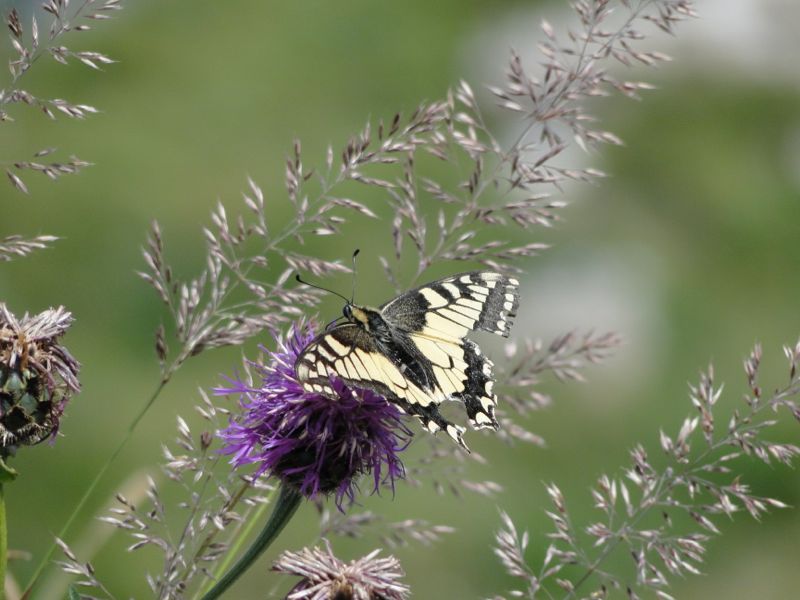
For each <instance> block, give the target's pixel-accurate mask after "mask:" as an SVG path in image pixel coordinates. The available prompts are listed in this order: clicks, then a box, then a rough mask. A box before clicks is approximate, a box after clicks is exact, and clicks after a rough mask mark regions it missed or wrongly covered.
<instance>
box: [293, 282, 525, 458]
mask: <svg viewBox="0 0 800 600" xmlns="http://www.w3.org/2000/svg"><path fill="white" fill-rule="evenodd" d="M518 286H519V281H517V280H516V279H514V278H513V277H506V276H505V275H502V274H500V273H495V272H493V271H472V272H469V273H461V274H458V275H452V276H450V277H445V278H443V279H439V280H437V281H434V282H432V283H429V284H427V285H423V286H421V287H419V288H416V289H413V290H411V291H408V292H405V293H403V294H400V295H399V296H397V297H396V298H394V299H392V300H389V301H388V302H386V303H385V304H383V305H382V306H380V307H379V308H370V307H367V306H359V305H356V304H354V303H353V302H352V301H348V302H347V303H346V304H345V306H344V308H343V310H342V314H343V316H344V319H345V321H344V322H342V323H339V324H332V325H331V326H329V327H328V328H327V329H326V330H325V331H323V332H322V333H320V334H319V335H318V336H317V337H316V338H315V339H314V340H313V341H312V342H311V343H310V344H309V345H308V346H307V347H306V348H305V349H304V350H303V352H302V353H301V354H300V355H299V356H298V357H297V361H296V362H295V370H296V373H297V376H298V380H299V381H300V382H301V384H302V385H303V387H304V389H306V390H307V391H309V392H316V393H320V394H324V395H327V396H331V397H332V398H336V394H335V393H334V391H333V389H332V388H331V386H330V378H331V377H336V378H339V379H340V380H342V381H343V382H344V383H345V384H346V385H348V386H349V387H353V388H367V389H371V390H373V391H375V392H376V393H378V394H380V395H382V396H384V397H385V398H386V399H388V400H389V401H391V402H393V403H394V404H395V405H397V406H398V407H399V408H400V409H401V410H402V411H403V412H405V413H407V414H411V415H414V416H415V417H417V418H418V419H419V420H420V421H421V422H422V425H423V427H424V428H425V429H427V430H428V431H430V432H431V433H436V432H437V431H439V430H444V431H445V432H446V433H447V434H448V435H449V436H450V437H451V438H452V439H453V440H454V441H456V442H457V443H458V444H460V445H461V446H462V447H463V448H464V449H467V447H466V445H465V444H464V441H463V439H462V434H463V433H464V431H465V428H464V427H461V426H459V425H455V424H453V423H451V422H449V421H448V420H446V419H445V418H444V417H443V416H442V414H441V413H440V412H439V405H440V404H441V403H442V402H444V401H445V400H455V401H460V402H462V403H463V404H464V406H465V408H466V412H467V417H468V419H469V422H470V424H471V425H472V427H473V428H475V429H485V428H492V429H495V430H496V429H497V428H498V423H497V419H496V418H495V414H494V412H495V406H496V404H497V396H496V395H495V393H494V391H493V386H494V380H493V378H492V365H493V363H492V362H491V361H490V360H489V359H488V358H486V357H485V356H484V355H483V353H482V352H481V349H480V348H479V347H478V345H477V344H475V343H474V342H472V341H471V340H468V339H465V336H466V335H467V334H468V333H469V332H470V331H476V330H483V331H489V332H491V333H495V334H498V335H501V336H503V337H508V334H509V330H510V328H511V324H512V320H513V318H514V316H515V315H516V312H517V308H518V306H519V294H518V291H517V288H518Z"/></svg>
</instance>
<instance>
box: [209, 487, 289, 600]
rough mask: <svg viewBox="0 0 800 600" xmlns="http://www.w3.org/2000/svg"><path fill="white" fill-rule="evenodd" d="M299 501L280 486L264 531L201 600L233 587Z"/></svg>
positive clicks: (280, 529) (277, 531) (287, 488)
mask: <svg viewBox="0 0 800 600" xmlns="http://www.w3.org/2000/svg"><path fill="white" fill-rule="evenodd" d="M301 499H302V496H301V495H300V493H299V492H297V491H296V490H295V489H293V488H290V487H288V486H286V485H281V492H280V495H279V496H278V500H277V502H276V503H275V508H273V510H272V514H271V515H270V517H269V521H267V524H266V525H265V526H264V529H262V530H261V533H259V534H258V537H257V538H256V539H255V540H253V543H252V545H251V546H250V547H249V548H248V549H247V551H246V552H245V553H244V554H243V555H242V556H241V558H239V560H238V561H236V564H235V565H233V568H232V569H231V570H230V571H228V572H227V573H226V574H225V576H224V577H223V578H222V579H220V580H219V581H218V582H217V583H216V584H215V585H214V587H213V588H211V590H209V591H208V592H207V593H206V594H205V595H204V596H203V599H202V600H214V599H215V598H219V597H220V596H221V595H222V594H223V592H225V590H227V589H228V588H229V587H230V586H231V585H233V583H234V582H235V581H236V580H237V579H239V577H241V576H242V575H243V574H244V572H245V571H247V569H248V568H250V566H251V565H252V564H253V562H254V561H255V560H256V559H257V558H258V557H259V556H260V555H261V553H262V552H264V550H266V549H267V548H269V545H270V544H271V543H272V542H273V541H274V540H275V538H276V537H278V534H279V533H280V532H281V531H282V530H283V528H284V527H285V526H286V524H287V523H288V522H289V519H291V518H292V515H294V513H295V511H296V510H297V507H298V506H300V500H301Z"/></svg>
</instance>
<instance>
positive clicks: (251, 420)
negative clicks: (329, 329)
mask: <svg viewBox="0 0 800 600" xmlns="http://www.w3.org/2000/svg"><path fill="white" fill-rule="evenodd" d="M313 339H314V327H313V326H312V325H311V324H302V323H301V324H298V325H295V326H294V327H292V329H291V331H290V332H289V335H288V337H287V338H286V339H279V340H278V344H277V346H278V348H277V350H276V351H275V352H269V351H266V350H265V354H266V357H267V359H268V360H267V362H266V364H253V365H252V366H253V368H254V369H255V371H256V373H257V375H259V376H260V377H261V384H260V386H259V387H254V386H252V385H250V384H248V383H245V382H242V381H235V382H234V385H233V386H231V387H228V388H220V389H217V390H216V392H217V393H220V394H231V393H238V394H241V406H242V409H243V415H242V416H241V417H240V418H239V419H238V420H234V421H232V422H231V423H230V425H229V426H228V427H227V428H226V429H224V430H222V431H221V432H220V434H219V435H220V437H221V438H222V439H223V441H224V448H223V452H224V453H226V454H231V455H232V459H231V462H232V463H233V464H234V465H236V466H241V465H246V464H257V465H258V469H257V474H262V473H265V472H269V473H270V474H272V475H274V476H276V477H278V478H279V479H281V480H282V481H283V482H284V483H285V484H288V485H290V486H292V487H294V488H295V489H297V490H298V491H299V492H300V493H301V494H302V495H303V496H305V497H307V498H313V497H315V496H317V495H318V494H335V495H336V503H337V505H338V506H339V507H340V508H341V505H342V502H343V500H344V498H345V497H346V498H348V499H349V500H350V501H351V502H352V501H353V500H354V498H355V492H356V490H357V481H356V480H357V479H358V477H359V476H360V475H362V474H371V475H372V481H373V491H378V490H379V489H380V487H381V485H382V484H386V485H388V486H390V487H393V486H394V481H395V480H396V479H398V478H402V477H403V476H404V470H403V464H402V462H401V460H400V456H399V453H400V452H401V451H402V450H403V449H405V447H406V446H407V445H408V442H409V441H410V438H411V435H412V433H411V431H410V430H409V429H408V428H407V427H406V426H405V425H404V423H403V415H402V413H401V412H400V410H399V409H398V408H397V407H395V406H394V405H393V404H391V403H389V402H388V401H387V400H386V399H385V398H383V397H382V396H380V395H378V394H376V393H374V392H372V391H369V390H361V389H351V388H348V387H347V386H345V385H344V384H343V383H342V382H341V381H340V380H338V379H332V380H331V386H332V388H333V389H334V391H335V392H336V395H337V398H335V399H332V398H329V397H327V396H323V395H321V394H317V393H311V392H308V391H306V390H305V389H303V386H302V385H301V384H300V382H299V381H298V380H297V375H296V373H295V369H294V365H295V361H296V360H297V357H298V356H299V355H300V353H301V352H302V351H303V349H304V348H305V347H306V346H307V345H308V344H309V342H311V340H313Z"/></svg>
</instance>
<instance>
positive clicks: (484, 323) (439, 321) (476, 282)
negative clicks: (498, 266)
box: [380, 271, 519, 340]
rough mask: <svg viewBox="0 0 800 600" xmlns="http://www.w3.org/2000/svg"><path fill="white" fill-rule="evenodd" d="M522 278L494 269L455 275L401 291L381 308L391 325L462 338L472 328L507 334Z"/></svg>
mask: <svg viewBox="0 0 800 600" xmlns="http://www.w3.org/2000/svg"><path fill="white" fill-rule="evenodd" d="M518 286H519V281H517V280H516V279H514V278H512V277H506V276H505V275H502V274H500V273H495V272H493V271H472V272H470V273H461V274H459V275H452V276H450V277H445V278H443V279H439V280H438V281H434V282H432V283H429V284H427V285H424V286H421V287H419V288H417V289H415V290H411V291H409V292H406V293H405V294H401V295H400V296H398V297H397V298H395V299H394V300H390V301H389V302H387V303H386V304H384V305H383V306H381V308H380V311H381V315H382V316H383V318H384V319H385V320H386V321H387V322H388V323H389V324H390V325H392V326H394V327H398V328H401V329H404V330H406V331H409V332H419V333H424V334H425V335H427V336H429V337H433V338H441V339H449V340H460V339H462V338H463V337H464V336H465V335H467V333H468V332H469V331H477V330H483V331H489V332H491V333H496V334H498V335H502V336H503V337H508V334H509V331H510V330H511V325H512V323H513V319H514V317H515V316H516V314H517V308H518V307H519V293H518V291H517V287H518Z"/></svg>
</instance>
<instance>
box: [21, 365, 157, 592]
mask: <svg viewBox="0 0 800 600" xmlns="http://www.w3.org/2000/svg"><path fill="white" fill-rule="evenodd" d="M168 380H169V376H167V377H164V378H163V379H162V380H161V383H159V384H158V387H157V388H156V389H155V391H154V392H153V394H152V396H150V398H149V399H148V400H147V402H146V403H145V404H144V406H142V409H141V410H140V411H139V413H138V414H137V415H136V417H135V418H134V419H133V421H131V423H130V425H128V429H127V431H126V432H125V435H123V436H122V439H121V440H120V442H119V444H117V447H116V448H115V449H114V451H113V452H112V453H111V454H110V455H109V457H108V460H106V462H105V464H104V465H103V466H102V467H101V468H100V470H99V471H98V472H97V475H95V477H94V479H93V480H92V483H90V484H89V487H88V488H87V489H86V491H85V492H84V493H83V496H82V497H81V499H80V501H79V502H78V505H77V506H76V507H75V508H74V509H73V511H72V514H70V516H69V518H68V519H67V520H66V522H65V523H64V525H63V526H62V527H61V530H60V531H59V532H58V534H57V535H56V537H57V538H60V539H64V537H65V536H66V534H67V532H68V531H69V528H70V527H71V526H72V523H73V522H74V521H75V519H76V518H77V516H78V515H79V514H80V512H81V510H82V509H83V507H84V506H85V505H86V502H87V501H88V500H89V498H90V497H91V495H92V493H93V492H94V490H95V488H96V487H97V484H98V483H100V480H101V479H102V478H103V475H105V474H106V471H108V469H109V468H110V467H111V464H112V463H113V462H114V461H115V460H116V458H117V456H119V455H120V453H121V452H122V450H123V449H124V448H125V445H126V444H127V443H128V440H130V439H131V436H132V435H133V432H134V430H135V429H136V426H137V425H138V424H139V421H141V420H142V419H143V418H144V416H145V415H146V414H147V411H148V410H150V407H151V406H153V403H154V402H155V401H156V398H158V395H159V394H160V393H161V390H163V389H164V386H165V385H166V384H167V381H168ZM55 550H56V544H55V542H54V543H52V544H51V545H50V547H49V548H48V550H47V552H45V554H44V556H43V557H42V559H41V560H40V561H39V564H38V565H37V566H36V570H35V571H34V572H33V576H32V577H31V578H30V581H28V584H27V586H26V587H25V593H23V594H22V597H23V598H32V597H33V596H32V595H31V594H32V591H33V588H34V586H35V585H36V584H37V583H38V579H39V575H41V574H42V571H43V570H44V568H45V567H46V566H47V564H48V562H49V561H50V558H51V557H52V556H53V552H55Z"/></svg>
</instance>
